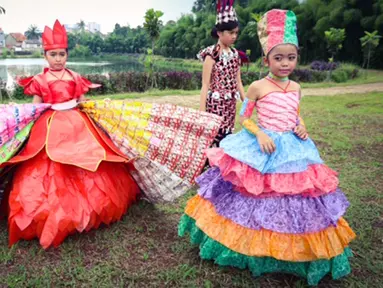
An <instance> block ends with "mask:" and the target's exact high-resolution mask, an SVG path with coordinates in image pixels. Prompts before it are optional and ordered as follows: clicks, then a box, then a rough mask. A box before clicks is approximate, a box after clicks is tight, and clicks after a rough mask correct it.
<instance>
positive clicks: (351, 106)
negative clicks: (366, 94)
mask: <svg viewBox="0 0 383 288" xmlns="http://www.w3.org/2000/svg"><path fill="white" fill-rule="evenodd" d="M359 106H361V104H356V103H349V104H346V107H347V108H355V107H359Z"/></svg>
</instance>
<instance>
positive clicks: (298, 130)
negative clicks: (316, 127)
mask: <svg viewBox="0 0 383 288" xmlns="http://www.w3.org/2000/svg"><path fill="white" fill-rule="evenodd" d="M294 133H295V134H296V135H297V136H298V137H299V138H301V139H302V140H307V138H309V134H308V133H307V130H306V127H305V126H304V125H302V124H299V125H298V126H296V127H295V128H294Z"/></svg>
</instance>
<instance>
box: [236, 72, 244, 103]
mask: <svg viewBox="0 0 383 288" xmlns="http://www.w3.org/2000/svg"><path fill="white" fill-rule="evenodd" d="M237 86H238V90H239V94H240V95H241V101H242V102H243V101H245V89H244V88H243V84H242V79H241V69H238V74H237Z"/></svg>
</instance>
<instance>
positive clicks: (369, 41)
mask: <svg viewBox="0 0 383 288" xmlns="http://www.w3.org/2000/svg"><path fill="white" fill-rule="evenodd" d="M364 34H365V35H364V36H363V37H362V38H360V42H361V44H362V47H363V48H364V51H363V52H364V54H365V59H366V58H367V70H368V69H369V68H370V59H371V55H372V54H373V53H374V52H375V49H376V47H378V46H379V41H380V38H382V36H380V35H378V31H376V30H375V31H374V32H367V31H365V32H364Z"/></svg>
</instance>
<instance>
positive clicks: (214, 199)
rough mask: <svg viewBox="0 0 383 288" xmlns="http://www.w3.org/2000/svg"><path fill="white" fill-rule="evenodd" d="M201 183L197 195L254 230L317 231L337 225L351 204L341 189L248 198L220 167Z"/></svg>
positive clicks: (283, 231) (207, 173)
mask: <svg viewBox="0 0 383 288" xmlns="http://www.w3.org/2000/svg"><path fill="white" fill-rule="evenodd" d="M198 184H199V185H200V189H199V192H198V194H199V195H200V196H201V197H203V198H204V199H205V200H208V201H209V202H211V203H212V204H213V206H214V208H215V211H216V212H217V213H218V214H219V215H221V216H223V217H225V218H227V219H230V220H231V221H233V222H235V223H237V224H239V225H241V226H243V227H246V228H249V229H255V230H260V229H268V230H271V231H274V232H279V233H291V234H297V233H312V232H318V231H321V230H324V229H326V228H327V227H329V226H335V225H336V223H337V222H338V220H339V218H340V217H341V216H342V215H343V214H344V213H345V212H346V209H347V207H348V206H349V202H348V201H347V198H346V196H345V195H344V194H343V193H342V192H341V191H340V190H337V191H336V192H334V193H330V194H327V195H325V196H321V197H317V198H308V197H303V196H300V195H296V196H285V197H276V198H253V197H246V196H244V195H242V194H241V193H238V192H235V191H233V188H234V187H233V185H232V184H231V183H230V182H227V181H224V180H223V179H222V177H221V176H220V174H219V171H218V169H217V168H215V169H214V168H213V169H210V170H209V171H208V172H206V173H205V174H204V175H203V176H202V177H201V178H199V182H198Z"/></svg>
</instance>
